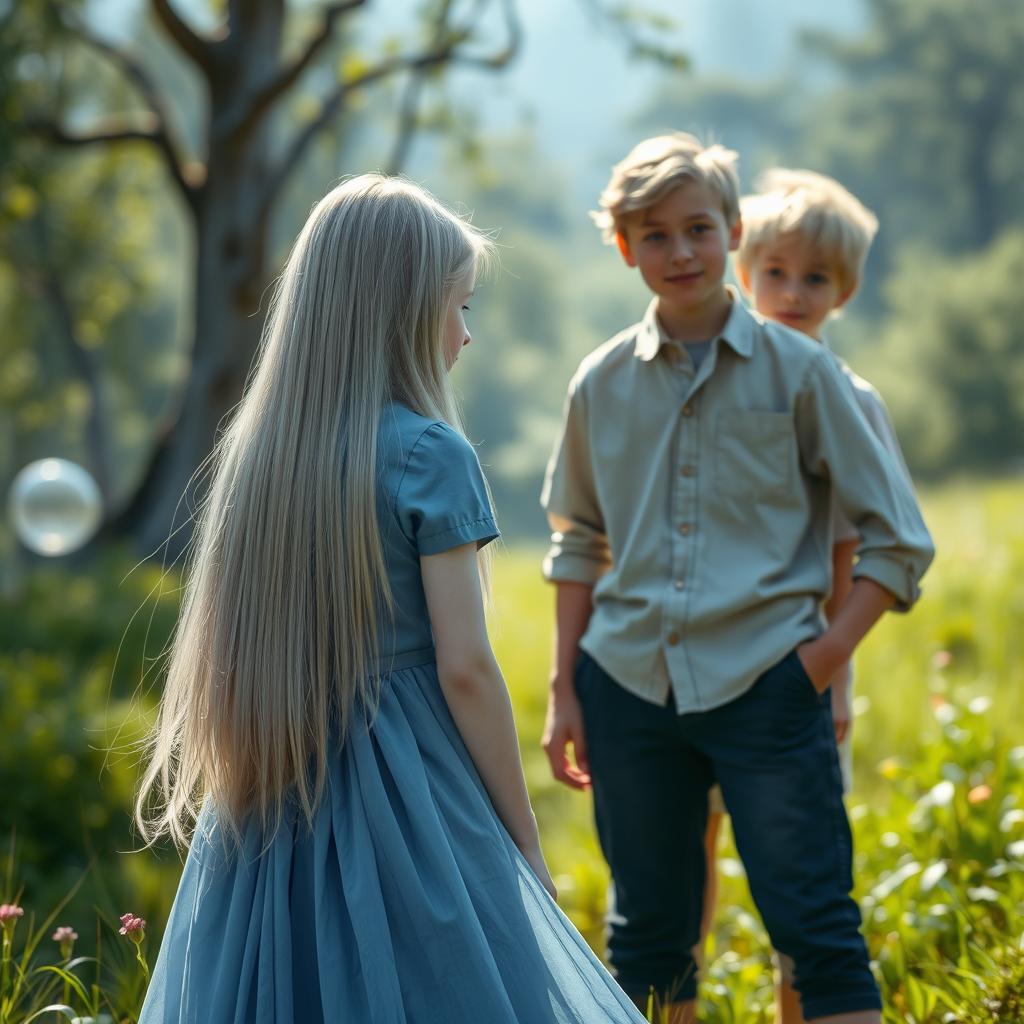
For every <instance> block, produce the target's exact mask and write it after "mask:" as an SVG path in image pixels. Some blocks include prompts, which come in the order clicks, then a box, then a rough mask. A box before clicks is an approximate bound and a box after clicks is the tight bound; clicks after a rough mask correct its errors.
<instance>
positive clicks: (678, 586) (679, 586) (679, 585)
mask: <svg viewBox="0 0 1024 1024" xmlns="http://www.w3.org/2000/svg"><path fill="white" fill-rule="evenodd" d="M684 585H685V584H684V583H683V581H682V580H676V581H675V583H674V584H673V586H674V587H675V588H676V590H682V589H683V587H684Z"/></svg>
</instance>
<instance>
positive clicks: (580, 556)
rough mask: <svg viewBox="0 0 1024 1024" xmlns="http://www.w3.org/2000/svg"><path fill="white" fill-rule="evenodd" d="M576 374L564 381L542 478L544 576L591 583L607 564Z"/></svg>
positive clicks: (582, 399) (608, 555)
mask: <svg viewBox="0 0 1024 1024" xmlns="http://www.w3.org/2000/svg"><path fill="white" fill-rule="evenodd" d="M581 383H582V382H581V380H580V378H579V376H577V377H576V378H574V379H573V381H572V382H571V383H570V385H569V394H568V396H567V397H566V400H565V414H564V418H563V422H562V430H561V433H560V435H559V437H558V440H557V441H556V442H555V449H554V451H553V452H552V455H551V460H550V461H549V462H548V468H547V473H546V474H545V477H544V490H543V492H542V493H541V499H540V500H541V505H543V506H544V509H545V510H546V512H547V516H548V523H549V525H550V526H551V547H550V548H549V549H548V553H547V555H546V556H545V558H544V566H543V568H544V575H545V577H546V578H547V579H549V580H551V581H552V582H559V581H561V582H572V583H586V584H590V585H591V586H592V585H593V584H595V583H596V582H597V581H598V580H599V579H600V578H601V577H602V576H603V575H604V574H605V573H606V572H607V571H608V569H609V568H610V566H611V564H612V560H611V552H610V549H609V547H608V537H607V534H606V533H605V527H604V519H603V517H602V515H601V507H600V504H599V502H598V500H597V492H596V489H595V486H594V475H593V465H592V462H591V452H590V441H589V433H588V427H587V409H586V400H585V395H584V390H583V388H582V387H581Z"/></svg>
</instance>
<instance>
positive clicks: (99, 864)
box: [0, 483, 1024, 1024]
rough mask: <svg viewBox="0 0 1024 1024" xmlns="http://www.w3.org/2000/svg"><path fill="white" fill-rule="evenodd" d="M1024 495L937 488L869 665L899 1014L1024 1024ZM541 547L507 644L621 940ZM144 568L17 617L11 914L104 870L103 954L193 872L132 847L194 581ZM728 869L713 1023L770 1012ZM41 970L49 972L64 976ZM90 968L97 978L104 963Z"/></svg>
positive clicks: (561, 867)
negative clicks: (574, 782)
mask: <svg viewBox="0 0 1024 1024" xmlns="http://www.w3.org/2000/svg"><path fill="white" fill-rule="evenodd" d="M1022 503H1024V485H1022V484H1020V483H1016V484H989V485H987V486H985V487H984V488H970V487H967V486H960V487H951V488H946V489H944V490H942V491H937V492H934V493H932V494H929V495H927V496H926V502H925V505H926V517H927V519H928V521H929V523H930V524H931V526H932V529H933V532H934V534H935V536H936V539H937V544H938V549H939V556H938V559H937V561H936V565H935V566H934V568H933V569H932V570H931V572H930V574H929V576H928V577H927V578H926V581H925V596H924V598H923V599H922V602H921V604H920V605H919V606H918V607H917V608H915V609H914V611H913V612H912V614H911V615H909V616H907V617H904V616H888V617H887V618H886V620H885V621H884V622H883V623H882V624H881V625H880V626H879V627H878V628H877V629H876V630H875V631H874V632H873V633H872V635H871V637H870V638H869V640H868V642H867V644H866V645H865V647H864V649H863V650H862V651H861V652H860V653H859V655H858V660H857V679H856V683H855V702H854V711H855V716H856V725H855V730H854V742H855V785H854V796H853V801H852V804H851V817H852V819H853V823H854V831H855V836H856V849H857V854H856V876H857V879H858V886H859V888H858V893H857V895H858V896H859V898H860V899H861V905H862V907H863V909H864V914H865V933H866V935H867V939H868V943H869V947H870V950H871V954H872V957H873V958H874V960H875V962H876V964H877V968H878V972H879V977H880V980H881V983H882V986H883V991H884V993H885V998H886V1005H887V1007H888V1009H887V1014H888V1016H887V1018H886V1024H945V1022H946V1021H947V1018H946V1016H945V1015H946V1014H953V1016H952V1017H951V1018H948V1019H949V1020H954V1021H958V1022H963V1024H981V1022H982V1021H986V1022H987V1021H991V1020H1000V1021H1002V1022H1005V1024H1011V1022H1014V1021H1017V1022H1018V1024H1019V1020H1018V1018H1017V1017H1014V1014H1018V1015H1019V999H1020V979H1021V974H1022V971H1024V966H1022V953H1021V951H1022V945H1021V942H1022V938H1024V747H1020V746H1019V745H1016V744H1019V737H1018V736H1016V735H1015V728H1016V723H1017V722H1019V721H1021V720H1022V718H1024V634H1022V633H1021V632H1020V630H1019V629H1017V628H1016V623H1019V622H1020V621H1021V617H1022V615H1024V584H1022V580H1024V518H1022V517H1021V516H1020V514H1019V510H1020V507H1021V505H1022ZM540 555H541V552H540V550H529V549H520V550H518V551H514V552H508V553H506V554H505V555H504V557H500V558H499V559H498V562H497V565H496V580H495V609H494V615H493V637H494V642H495V647H496V651H497V654H498V658H499V662H500V664H501V665H502V667H503V669H504V671H505V673H506V678H507V680H508V682H509V686H510V689H511V691H512V695H513V700H514V704H515V707H516V714H517V721H518V725H519V729H520V736H521V741H522V751H523V757H524V763H525V767H526V773H527V780H528V783H529V786H530V790H531V793H532V795H533V799H534V803H535V807H536V809H537V813H538V817H539V819H540V822H541V834H542V836H543V839H544V844H545V849H546V853H547V855H548V859H549V863H550V865H551V868H552V871H553V874H554V876H555V880H556V884H557V885H558V888H559V891H560V898H561V903H562V906H563V907H564V909H565V910H566V912H567V914H568V915H569V916H570V918H571V919H572V920H573V922H574V923H575V924H576V925H577V927H579V928H580V930H581V931H582V932H583V934H584V935H585V936H586V938H587V939H588V941H590V942H591V943H592V944H593V945H594V946H595V948H598V949H600V948H601V946H602V923H601V922H602V915H603V910H604V894H605V889H606V886H607V881H608V879H607V871H606V868H605V866H604V863H603V861H602V860H601V857H600V853H599V851H598V848H597V844H596V842H595V839H594V835H593V828H592V825H591V821H590V814H591V812H590V803H589V800H588V799H587V798H586V797H584V796H581V795H579V794H576V793H573V792H570V791H569V790H568V789H566V788H564V787H562V786H559V785H558V784H556V783H555V782H554V781H553V780H552V779H551V776H550V772H549V769H548V765H547V761H546V759H545V758H544V756H543V754H542V752H541V751H540V749H539V745H538V741H539V738H540V734H541V729H542V724H543V715H544V706H545V700H546V690H547V686H546V680H547V672H548V652H549V650H550V635H551V634H550V630H551V626H552V608H553V595H552V594H551V593H550V591H549V590H548V589H547V587H546V585H545V584H544V583H543V582H542V581H541V579H540V574H539V562H540ZM125 571H126V570H125V568H123V562H122V560H121V558H119V557H118V556H116V555H111V556H110V557H109V559H108V561H106V562H104V563H103V564H101V565H98V566H96V567H95V568H94V570H93V571H91V572H88V573H87V572H84V571H74V570H60V569H57V568H56V567H45V568H42V569H37V570H36V571H34V572H32V573H31V575H29V576H26V578H25V579H24V581H23V583H22V584H21V589H20V590H19V591H18V592H17V593H14V594H11V595H9V596H8V597H6V598H5V599H4V601H3V604H2V605H0V691H2V692H3V694H4V701H3V703H2V704H0V730H2V732H0V735H3V736H4V740H5V741H4V743H3V744H2V745H0V778H2V779H3V780H4V791H5V792H4V801H3V803H2V804H0V833H2V834H8V833H9V832H10V831H11V828H12V826H16V829H17V839H18V845H19V849H20V855H21V865H22V866H21V869H20V873H19V877H20V878H21V879H22V880H23V882H24V886H23V888H22V887H20V886H19V887H15V886H14V884H13V883H12V881H11V879H10V878H8V882H7V884H6V886H5V888H4V891H3V892H2V893H0V900H2V901H3V902H12V901H14V900H15V899H17V900H18V901H19V902H21V903H22V905H24V906H25V907H26V908H27V909H28V910H29V911H31V909H32V908H35V909H36V912H37V917H38V916H41V913H42V911H40V909H39V908H47V907H51V906H55V905H57V903H58V901H59V900H60V899H61V898H62V897H63V896H64V894H65V893H66V892H67V891H68V890H69V889H70V888H71V887H72V886H73V885H74V883H75V882H77V881H79V880H80V879H81V877H82V874H83V872H84V871H85V869H86V867H87V864H88V861H89V860H90V859H91V858H92V857H95V859H96V866H95V868H94V869H93V870H92V871H91V872H89V873H88V874H86V876H85V883H84V887H83V890H82V891H81V892H79V893H78V894H77V895H76V896H75V898H74V899H73V900H72V901H71V902H70V903H68V904H67V905H66V906H65V907H64V908H63V910H62V912H61V917H60V920H59V921H55V922H51V923H58V924H64V923H68V924H71V925H74V926H75V927H76V928H77V930H78V931H79V932H80V933H81V934H82V936H83V938H82V944H83V945H86V944H89V943H94V942H96V941H97V940H95V939H94V938H93V928H92V923H93V922H95V914H94V911H93V909H92V906H93V905H94V904H99V905H100V907H101V909H102V911H103V917H104V919H105V920H106V921H108V922H109V921H112V920H113V919H114V917H115V916H116V915H117V914H118V913H120V912H121V911H122V910H124V909H125V908H126V907H132V908H134V909H135V910H136V911H137V912H140V913H142V915H143V916H145V917H147V919H148V920H150V922H151V923H152V924H153V925H154V927H153V929H152V933H153V934H152V937H151V939H150V942H151V943H152V948H154V949H155V948H156V941H155V940H158V938H159V931H160V925H161V922H162V921H163V920H164V919H165V915H166V912H167V909H168V906H169V903H170V900H171V898H172V897H173V893H174V888H175V884H176V880H177V873H178V866H177V864H176V863H175V861H174V859H173V858H170V857H166V858H165V859H164V861H163V862H161V861H160V860H159V859H158V858H157V857H156V856H154V855H153V854H152V853H150V852H142V853H136V854H130V855H129V854H125V853H123V852H122V851H127V850H130V849H131V848H132V846H133V838H132V833H131V826H130V817H129V805H130V800H131V794H132V789H133V786H134V782H135V778H136V767H137V766H136V763H135V760H136V759H135V756H134V754H133V753H132V752H131V741H132V740H134V739H137V738H138V736H139V734H140V728H141V721H140V718H139V715H140V713H141V714H145V713H146V711H147V709H148V708H149V707H150V705H151V700H150V698H149V697H146V696H145V695H143V696H142V699H141V703H140V704H139V705H132V704H130V703H129V698H130V697H131V696H132V694H133V693H135V691H136V690H137V689H139V687H140V683H141V688H142V690H143V692H145V691H146V689H147V688H148V687H150V686H151V685H153V684H155V683H156V682H157V680H156V678H155V676H154V673H155V672H156V671H157V669H156V667H155V664H154V662H153V659H154V657H155V656H156V655H157V654H158V653H159V652H160V651H161V650H162V649H163V647H164V645H165V643H166V641H167V639H168V637H169V636H170V632H171V629H172V628H173V620H174V616H175V613H176V605H177V590H176V588H177V586H178V581H177V578H176V577H173V576H169V577H167V578H166V579H162V578H161V575H160V573H159V572H158V571H157V570H156V569H154V568H149V567H147V568H144V569H139V570H136V572H135V573H133V574H131V575H130V576H128V578H127V580H125V581H124V582H123V583H122V582H121V580H122V578H123V577H124V575H125ZM136 612H138V615H136V616H135V618H134V620H133V615H134V614H135V613H136ZM119 647H120V652H119V653H118V648H119ZM143 676H144V677H145V678H143ZM719 874H720V886H721V891H720V901H719V912H718V916H717V921H716V926H715V929H714V931H713V934H712V936H711V939H710V941H709V947H708V968H707V972H706V976H705V978H704V980H703V983H702V989H701V998H702V1002H703V1013H704V1018H703V1019H704V1020H705V1021H706V1022H712V1024H718V1022H726V1021H743V1022H745V1024H746V1022H752V1024H756V1022H758V1021H762V1022H767V1021H768V1020H770V1019H771V1017H770V1013H771V1011H770V1006H771V1002H772V978H771V972H770V968H769V959H768V957H769V950H768V942H767V938H766V936H765V934H764V931H763V929H762V928H761V926H760V923H759V921H758V918H757V916H756V913H755V911H754V908H753V907H752V905H751V902H750V897H749V894H748V891H747V887H746V883H745V878H744V875H743V870H742V866H741V864H740V862H739V860H738V859H737V857H736V854H735V851H734V849H733V848H732V846H731V844H730V842H729V839H728V837H727V836H726V837H725V841H724V843H723V846H722V849H721V857H720V861H719ZM19 889H20V894H19V891H18V890H19ZM115 927H116V926H115ZM32 930H33V928H31V927H30V928H26V929H25V932H26V933H27V932H29V931H32ZM36 930H38V929H36ZM101 933H102V929H101ZM42 945H44V946H45V945H46V944H45V943H43V944H42ZM99 945H101V946H102V950H101V951H100V952H101V957H100V959H101V961H102V962H103V963H104V964H109V965H110V968H111V973H110V974H109V975H105V976H104V977H103V978H102V979H101V989H102V992H103V993H104V995H106V996H108V997H109V998H110V1000H111V1001H112V1002H113V1003H115V1004H116V1005H118V1006H121V1007H129V1006H130V1005H132V1004H131V999H133V998H135V999H136V1000H137V998H138V994H139V993H138V991H137V988H138V981H137V974H133V973H132V972H133V970H134V968H133V966H132V965H133V963H134V961H133V960H132V959H131V955H130V954H131V952H132V951H131V949H130V948H127V947H126V945H125V944H123V943H120V942H114V943H113V944H112V945H111V943H109V942H106V940H104V941H103V942H101V943H99ZM38 948H39V944H38V943H37V949H38ZM40 956H41V957H42V959H41V960H36V961H33V963H35V965H36V966H42V965H43V963H44V962H46V955H45V953H43V954H40ZM115 968H116V969H115ZM90 970H91V969H90ZM78 976H79V977H80V978H81V979H83V982H85V981H87V982H88V983H89V984H91V983H92V977H93V976H92V974H91V973H89V971H87V970H85V968H82V970H81V971H79V973H78ZM53 977H57V976H55V975H54V976H53ZM133 978H135V979H136V980H135V981H133V980H132V979H133ZM133 985H134V986H136V988H134V989H133V987H132V986H133ZM133 992H135V995H134V996H133V995H132V993H133ZM51 995H52V993H51ZM47 998H50V996H49V995H48V996H47ZM1015 1001H1017V1002H1015ZM65 1002H67V1000H65ZM76 1009H77V1004H76ZM119 1012H120V1011H119ZM125 1012H130V1011H127V1010H126V1011H125Z"/></svg>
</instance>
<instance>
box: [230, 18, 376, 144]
mask: <svg viewBox="0 0 1024 1024" xmlns="http://www.w3.org/2000/svg"><path fill="white" fill-rule="evenodd" d="M365 4H366V0H338V2H337V3H332V4H330V5H328V6H327V7H326V8H325V9H324V11H323V17H322V19H321V21H320V26H319V28H318V29H317V31H316V32H315V34H314V35H313V36H312V37H311V38H310V39H309V40H308V41H307V43H306V46H305V49H303V51H302V53H300V54H299V55H298V57H296V58H295V59H294V60H293V61H292V62H291V63H290V64H288V65H287V66H285V67H282V68H277V69H276V70H275V71H274V72H272V73H271V74H269V75H268V76H267V78H266V80H265V81H264V82H263V83H261V85H260V86H259V88H258V89H257V90H256V91H255V93H254V94H252V95H251V96H250V97H249V98H248V100H247V102H246V104H245V106H244V107H240V108H239V110H238V111H237V112H235V113H233V115H232V116H231V117H228V118H227V119H226V120H225V123H224V125H223V131H224V132H225V134H229V135H231V134H235V133H236V132H238V133H242V134H244V133H245V132H246V131H248V130H249V129H250V128H252V126H253V125H254V124H257V123H258V122H259V120H260V118H261V117H262V116H263V115H264V114H265V113H266V112H267V110H268V109H269V108H270V106H271V105H272V104H273V103H274V101H275V100H277V99H278V98H279V97H280V96H282V95H283V94H284V93H285V92H287V91H288V89H289V88H291V86H292V85H294V84H295V82H296V81H298V79H299V77H300V76H301V75H302V73H303V71H305V70H306V68H308V67H309V66H310V64H312V63H313V60H314V59H315V58H316V56H317V54H319V53H320V51H321V50H322V49H323V48H324V46H325V45H326V44H327V43H328V42H329V41H330V40H331V38H332V36H333V35H334V25H335V22H336V21H337V20H338V19H339V18H340V17H341V16H342V15H344V14H348V13H349V12H350V11H354V10H356V9H357V8H359V7H362V6H364V5H365Z"/></svg>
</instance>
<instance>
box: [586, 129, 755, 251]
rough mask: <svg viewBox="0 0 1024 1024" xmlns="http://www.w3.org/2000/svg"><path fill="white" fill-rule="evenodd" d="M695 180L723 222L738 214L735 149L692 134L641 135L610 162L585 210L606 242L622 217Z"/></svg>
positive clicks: (613, 236) (616, 232) (733, 220)
mask: <svg viewBox="0 0 1024 1024" xmlns="http://www.w3.org/2000/svg"><path fill="white" fill-rule="evenodd" d="M691 181H698V182H701V183H703V184H705V185H708V186H710V187H711V188H712V189H714V191H715V192H717V193H718V195H719V196H720V197H721V199H722V210H723V212H724V213H725V220H726V224H727V225H728V226H729V227H730V228H731V227H732V226H733V225H734V224H735V223H736V221H737V220H739V216H740V199H739V196H740V186H739V179H738V177H737V176H736V154H735V153H734V152H733V151H732V150H731V149H726V148H725V147H724V146H719V145H712V146H705V145H704V144H703V143H702V142H701V141H700V140H699V139H697V138H696V137H694V136H693V135H687V134H686V133H685V132H672V133H671V134H669V135H656V136H654V137H653V138H650V139H644V141H643V142H640V143H638V144H637V145H636V146H634V147H633V149H632V150H630V152H629V154H628V155H627V156H626V158H625V159H624V160H621V161H620V162H619V163H617V164H616V165H615V166H614V167H613V168H612V176H611V178H610V179H609V181H608V184H607V185H606V186H605V189H604V191H603V192H602V193H601V198H600V200H599V205H600V207H601V208H600V209H599V210H595V211H593V212H592V213H591V214H590V216H591V218H592V219H593V221H594V223H595V224H596V225H597V226H598V228H600V229H601V237H602V238H603V239H604V241H605V242H606V243H607V244H608V245H611V244H612V243H613V242H614V241H615V239H616V236H617V235H619V234H620V233H621V232H622V230H623V221H624V218H626V217H628V216H629V215H630V214H632V213H638V212H639V211H641V210H646V209H649V208H650V207H652V206H654V205H655V204H656V203H659V202H661V200H662V199H664V198H665V196H667V195H668V194H669V193H670V192H671V191H672V190H673V189H675V188H678V187H679V186H680V185H684V184H686V183H687V182H691Z"/></svg>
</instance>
